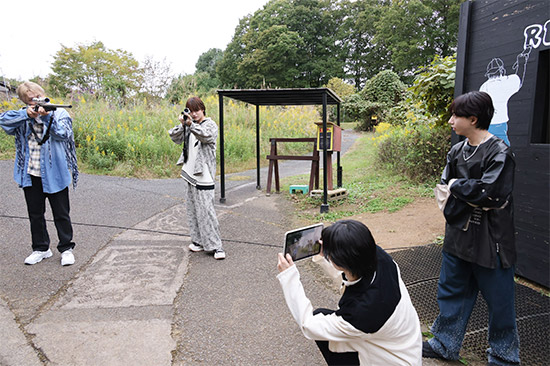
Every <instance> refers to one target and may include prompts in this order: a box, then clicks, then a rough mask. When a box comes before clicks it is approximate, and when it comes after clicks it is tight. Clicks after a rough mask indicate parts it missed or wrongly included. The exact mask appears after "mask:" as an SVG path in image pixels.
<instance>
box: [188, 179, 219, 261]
mask: <svg viewBox="0 0 550 366" xmlns="http://www.w3.org/2000/svg"><path fill="white" fill-rule="evenodd" d="M183 185H184V187H185V197H186V200H185V207H186V209H187V222H188V224H189V233H190V235H191V241H192V242H193V243H195V244H198V245H201V246H202V247H203V248H204V250H206V251H213V250H217V249H222V250H223V248H222V240H221V237H220V224H219V223H218V218H217V216H216V210H215V209H214V190H213V189H208V190H202V189H197V188H195V187H194V186H193V185H191V184H189V183H188V182H186V181H184V183H183Z"/></svg>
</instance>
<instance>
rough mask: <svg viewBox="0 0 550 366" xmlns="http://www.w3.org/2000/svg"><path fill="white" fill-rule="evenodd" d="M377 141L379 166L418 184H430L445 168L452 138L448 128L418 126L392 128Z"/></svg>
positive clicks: (376, 138)
mask: <svg viewBox="0 0 550 366" xmlns="http://www.w3.org/2000/svg"><path fill="white" fill-rule="evenodd" d="M375 140H376V142H377V145H378V161H379V162H380V163H382V164H384V165H386V166H387V167H389V168H390V169H393V170H397V171H399V172H402V173H403V174H404V175H406V176H407V177H409V178H410V179H411V180H413V181H415V182H419V183H430V182H433V181H434V180H436V179H438V177H439V176H440V175H441V172H442V170H443V167H444V166H445V161H446V155H447V151H448V150H449V147H450V141H451V134H450V130H449V129H448V128H444V127H439V126H437V125H435V124H424V123H419V124H415V125H413V126H405V127H393V128H392V129H390V130H386V131H384V132H383V134H382V135H379V136H377V137H375Z"/></svg>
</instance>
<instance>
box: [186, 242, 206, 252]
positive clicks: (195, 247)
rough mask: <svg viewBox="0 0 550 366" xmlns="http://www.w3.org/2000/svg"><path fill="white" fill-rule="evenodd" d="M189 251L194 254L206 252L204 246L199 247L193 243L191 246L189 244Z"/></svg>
mask: <svg viewBox="0 0 550 366" xmlns="http://www.w3.org/2000/svg"><path fill="white" fill-rule="evenodd" d="M189 250H190V251H192V252H202V251H203V250H204V248H203V247H202V245H197V244H195V243H191V244H189Z"/></svg>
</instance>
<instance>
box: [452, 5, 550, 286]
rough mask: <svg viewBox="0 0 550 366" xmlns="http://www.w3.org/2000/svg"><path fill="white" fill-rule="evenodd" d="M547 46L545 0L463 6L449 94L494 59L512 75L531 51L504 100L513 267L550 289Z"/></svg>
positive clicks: (464, 87) (473, 83)
mask: <svg viewBox="0 0 550 366" xmlns="http://www.w3.org/2000/svg"><path fill="white" fill-rule="evenodd" d="M529 47H531V51H530V52H528V51H529ZM549 49H550V1H548V0H540V1H537V0H531V1H529V0H475V1H467V2H465V3H463V4H462V8H461V20H460V31H459V44H458V52H457V79H456V87H455V95H459V94H462V93H464V92H468V91H472V90H479V89H480V87H481V85H482V84H483V83H484V82H486V81H487V76H485V75H486V72H487V67H488V65H489V63H490V62H491V60H493V59H494V58H498V59H500V60H501V61H502V63H503V66H504V68H505V69H506V73H507V75H512V74H515V73H516V71H515V70H514V69H513V65H514V63H515V62H516V60H517V57H518V55H519V54H520V53H522V52H524V53H525V51H527V52H528V53H529V58H528V60H527V63H526V67H525V69H524V70H525V76H524V79H523V84H522V85H521V88H520V89H519V90H518V91H517V92H516V93H515V94H513V95H512V96H511V97H510V99H509V100H508V117H509V121H508V137H509V139H510V145H511V147H512V150H513V151H514V153H515V155H516V180H515V188H514V200H515V202H514V208H515V225H516V245H517V249H518V262H517V265H516V273H517V274H518V275H520V276H522V277H525V278H527V279H530V280H532V281H535V282H537V283H539V284H542V285H544V286H546V287H550V272H549V269H550V265H549V258H550V251H549V248H550V239H549V236H550V235H549V231H550V229H549V226H550V215H549V211H550V210H549V207H550V197H549V192H550V182H549V171H550V149H549V148H550V145H549V141H548V140H549V122H548V105H549V104H550V96H549V92H548V85H549V78H550V76H549V72H548V69H549V63H548V59H549V52H550V50H549ZM521 71H523V70H522V69H521V68H520V73H521ZM518 75H521V74H518Z"/></svg>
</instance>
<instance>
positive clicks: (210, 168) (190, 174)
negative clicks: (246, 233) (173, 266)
mask: <svg viewBox="0 0 550 366" xmlns="http://www.w3.org/2000/svg"><path fill="white" fill-rule="evenodd" d="M185 107H186V108H185V111H184V112H183V113H182V114H181V115H180V116H179V120H180V122H181V124H178V125H177V126H175V127H174V128H172V129H170V131H169V134H170V138H171V139H172V141H174V142H175V143H176V144H182V143H183V152H182V153H181V156H180V158H179V160H178V163H177V164H178V165H182V171H181V176H182V178H183V179H185V181H186V182H185V184H184V187H185V197H186V200H185V206H186V209H187V220H188V224H189V232H190V234H191V244H190V245H189V249H190V250H191V251H193V252H202V251H207V252H213V253H214V258H216V259H225V251H224V250H223V247H222V241H221V237H220V225H219V223H218V218H217V216H216V210H215V209H214V186H215V184H214V177H215V176H216V139H217V137H218V126H217V125H216V122H214V121H213V120H212V119H210V118H207V117H206V116H205V114H206V107H205V106H204V103H203V101H202V100H201V99H200V98H198V97H191V98H189V99H188V100H187V103H186V104H185Z"/></svg>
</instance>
